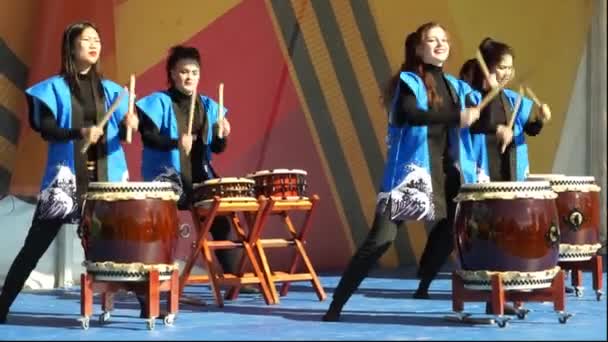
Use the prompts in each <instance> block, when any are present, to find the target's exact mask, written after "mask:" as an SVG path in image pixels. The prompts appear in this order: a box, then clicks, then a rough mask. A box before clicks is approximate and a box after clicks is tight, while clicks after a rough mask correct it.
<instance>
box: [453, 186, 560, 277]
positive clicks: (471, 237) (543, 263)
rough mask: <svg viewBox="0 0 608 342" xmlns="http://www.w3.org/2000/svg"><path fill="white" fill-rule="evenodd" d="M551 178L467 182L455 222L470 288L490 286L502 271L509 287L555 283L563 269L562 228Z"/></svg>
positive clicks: (461, 192)
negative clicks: (558, 272)
mask: <svg viewBox="0 0 608 342" xmlns="http://www.w3.org/2000/svg"><path fill="white" fill-rule="evenodd" d="M556 197H557V195H556V194H555V192H553V191H552V189H551V186H550V184H549V182H546V181H538V182H490V183H477V184H464V185H462V186H461V188H460V191H459V194H458V196H457V197H456V199H455V201H456V202H457V209H456V217H455V222H454V230H455V238H456V246H457V250H458V253H459V256H460V260H461V265H462V270H461V271H460V274H461V276H463V280H464V285H465V287H470V288H478V289H487V288H489V286H490V279H491V277H490V276H491V274H492V273H494V272H500V273H501V274H502V275H503V277H502V279H503V285H504V286H505V289H532V288H544V287H549V286H550V284H551V281H552V279H553V278H554V277H555V274H556V273H557V271H558V270H559V268H558V267H557V262H558V252H559V227H558V221H557V220H558V216H557V207H556V205H555V198H556Z"/></svg>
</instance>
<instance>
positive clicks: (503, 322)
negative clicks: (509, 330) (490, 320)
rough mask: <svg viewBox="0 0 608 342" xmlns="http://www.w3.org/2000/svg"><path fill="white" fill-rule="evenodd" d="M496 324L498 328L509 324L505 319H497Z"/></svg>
mask: <svg viewBox="0 0 608 342" xmlns="http://www.w3.org/2000/svg"><path fill="white" fill-rule="evenodd" d="M496 324H498V326H499V327H500V328H504V327H506V326H507V325H508V324H509V321H508V320H506V319H497V320H496Z"/></svg>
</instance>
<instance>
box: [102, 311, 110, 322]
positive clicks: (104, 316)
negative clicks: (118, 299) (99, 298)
mask: <svg viewBox="0 0 608 342" xmlns="http://www.w3.org/2000/svg"><path fill="white" fill-rule="evenodd" d="M110 317H111V315H110V312H109V311H106V312H104V313H102V314H101V315H99V323H101V324H103V323H106V322H109V321H110Z"/></svg>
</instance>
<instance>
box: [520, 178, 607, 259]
mask: <svg viewBox="0 0 608 342" xmlns="http://www.w3.org/2000/svg"><path fill="white" fill-rule="evenodd" d="M527 179H528V180H530V181H536V180H546V181H548V182H549V183H550V184H551V187H552V188H553V191H555V192H556V193H557V198H556V199H555V202H556V205H557V212H558V215H559V227H560V235H561V239H560V252H559V261H584V260H589V259H591V257H592V256H594V255H595V254H596V253H597V250H598V249H599V248H600V247H601V244H600V187H599V186H598V185H597V184H596V183H595V178H594V177H591V176H565V175H559V174H531V175H529V176H528V178H527Z"/></svg>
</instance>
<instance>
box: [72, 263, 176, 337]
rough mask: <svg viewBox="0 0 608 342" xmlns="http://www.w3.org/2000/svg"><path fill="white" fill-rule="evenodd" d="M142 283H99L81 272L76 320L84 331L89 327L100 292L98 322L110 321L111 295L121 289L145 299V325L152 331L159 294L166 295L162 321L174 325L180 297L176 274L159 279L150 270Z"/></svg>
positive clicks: (91, 276) (158, 305)
mask: <svg viewBox="0 0 608 342" xmlns="http://www.w3.org/2000/svg"><path fill="white" fill-rule="evenodd" d="M146 278H147V279H146V280H145V281H129V280H123V281H120V280H119V279H117V280H116V281H113V280H112V281H109V280H107V281H105V280H104V281H100V280H96V279H95V276H94V275H93V274H90V273H88V272H87V273H83V274H81V276H80V313H81V315H82V317H81V318H80V319H79V321H80V322H81V326H82V328H83V329H85V330H86V329H88V328H89V320H90V317H91V315H92V314H93V293H95V292H96V293H101V308H102V310H103V313H102V314H101V315H100V316H99V323H101V324H103V323H105V322H107V321H109V320H110V312H111V311H112V309H113V308H114V303H113V298H114V293H115V292H117V291H120V290H124V291H132V292H134V293H136V294H138V295H142V294H143V295H144V297H145V303H146V307H145V313H146V316H147V317H148V318H147V320H146V324H147V327H148V329H149V330H152V329H154V326H155V320H156V318H157V317H158V316H159V311H160V293H161V292H169V298H168V301H167V311H168V313H167V315H166V316H165V317H164V318H163V322H164V323H165V325H173V321H174V319H175V315H176V314H177V311H178V299H179V297H178V294H179V292H178V291H179V271H178V270H177V269H175V270H173V271H172V272H171V275H170V278H169V279H168V280H160V273H159V271H158V270H154V269H152V270H150V271H149V272H148V273H147V276H146Z"/></svg>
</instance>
